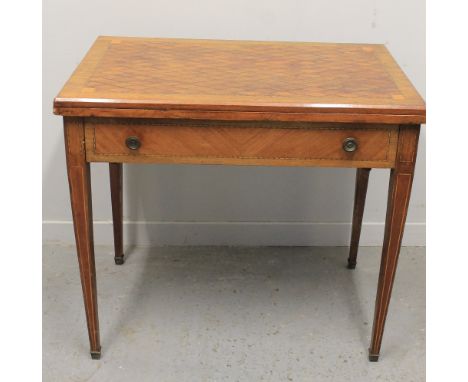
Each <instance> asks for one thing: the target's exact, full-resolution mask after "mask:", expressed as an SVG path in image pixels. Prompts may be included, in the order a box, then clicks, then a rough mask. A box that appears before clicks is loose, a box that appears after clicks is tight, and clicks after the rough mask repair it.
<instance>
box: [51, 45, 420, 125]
mask: <svg viewBox="0 0 468 382" xmlns="http://www.w3.org/2000/svg"><path fill="white" fill-rule="evenodd" d="M54 112H55V113H56V114H59V115H64V116H102V117H149V118H152V117H154V118H195V119H216V120H279V121H313V122H363V123H364V122H368V123H396V124H399V123H401V124H403V123H410V124H412V123H414V124H419V123H424V122H425V113H426V108H425V103H424V101H423V99H422V98H421V97H420V96H419V94H418V92H417V91H416V90H415V89H414V87H413V86H412V84H411V83H410V81H409V80H408V78H407V77H406V76H405V75H404V73H403V72H402V70H401V69H400V68H399V66H398V65H397V63H396V62H395V61H394V60H393V58H392V57H391V55H390V53H389V52H388V51H387V49H386V48H385V46H383V45H373V44H372V45H371V44H330V43H302V42H266V41H265V42H263V41H221V40H188V39H160V38H131V37H99V38H98V39H97V40H96V41H95V43H94V44H93V46H92V47H91V49H90V50H89V52H88V53H87V55H86V56H85V58H84V59H83V61H82V62H81V63H80V65H79V66H78V68H77V69H76V70H75V72H74V73H73V75H72V76H71V77H70V79H69V80H68V82H67V83H66V84H65V86H64V87H63V89H62V90H61V92H60V94H59V95H58V96H57V97H56V98H55V100H54Z"/></svg>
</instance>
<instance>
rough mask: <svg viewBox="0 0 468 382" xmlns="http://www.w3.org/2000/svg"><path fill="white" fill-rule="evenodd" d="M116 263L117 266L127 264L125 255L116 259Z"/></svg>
mask: <svg viewBox="0 0 468 382" xmlns="http://www.w3.org/2000/svg"><path fill="white" fill-rule="evenodd" d="M114 261H115V263H116V264H117V265H122V264H123V263H125V260H124V257H123V255H122V256H119V257H114Z"/></svg>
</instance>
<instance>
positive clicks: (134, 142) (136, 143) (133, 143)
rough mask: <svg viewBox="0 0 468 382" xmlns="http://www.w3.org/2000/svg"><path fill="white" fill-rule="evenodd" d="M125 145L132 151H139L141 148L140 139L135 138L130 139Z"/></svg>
mask: <svg viewBox="0 0 468 382" xmlns="http://www.w3.org/2000/svg"><path fill="white" fill-rule="evenodd" d="M125 145H126V146H127V147H128V148H129V149H130V150H138V149H139V148H140V146H141V142H140V139H139V138H138V137H135V136H131V137H128V138H127V139H126V140H125Z"/></svg>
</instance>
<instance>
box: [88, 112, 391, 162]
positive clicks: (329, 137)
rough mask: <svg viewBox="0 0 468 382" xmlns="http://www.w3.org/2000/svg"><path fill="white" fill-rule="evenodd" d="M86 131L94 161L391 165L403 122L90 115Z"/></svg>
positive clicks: (89, 159)
mask: <svg viewBox="0 0 468 382" xmlns="http://www.w3.org/2000/svg"><path fill="white" fill-rule="evenodd" d="M85 134H86V159H87V160H88V161H90V162H148V163H207V164H210V163H211V164H245V165H279V166H288V165H294V166H298V165H299V166H300V165H303V166H317V165H320V166H334V167H392V166H393V165H394V162H395V154H396V144H397V138H398V126H397V125H356V124H324V123H284V122H283V123H278V122H214V121H180V120H154V119H124V118H121V119H120V118H115V119H111V118H105V119H104V118H103V119H100V118H87V119H85ZM129 137H136V138H138V141H139V143H140V147H139V148H137V149H134V150H132V149H130V148H128V147H127V145H126V140H127V138H129ZM347 138H353V139H354V140H355V142H356V144H357V149H356V150H355V151H353V152H347V151H345V150H344V149H343V142H344V141H345V140H346V139H347Z"/></svg>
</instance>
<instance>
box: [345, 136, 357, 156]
mask: <svg viewBox="0 0 468 382" xmlns="http://www.w3.org/2000/svg"><path fill="white" fill-rule="evenodd" d="M357 148H358V144H357V142H356V139H355V138H346V139H345V140H344V141H343V150H344V151H346V152H348V153H352V152H353V151H356V150H357Z"/></svg>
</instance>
